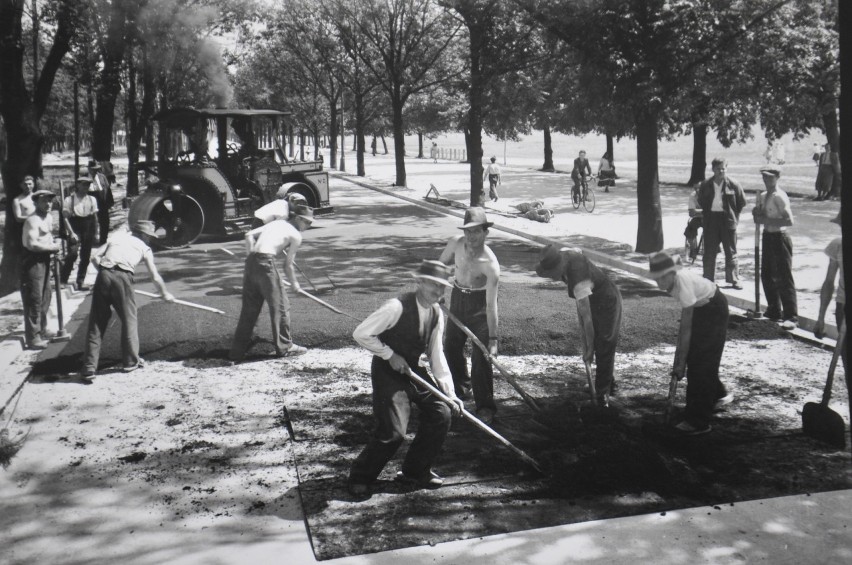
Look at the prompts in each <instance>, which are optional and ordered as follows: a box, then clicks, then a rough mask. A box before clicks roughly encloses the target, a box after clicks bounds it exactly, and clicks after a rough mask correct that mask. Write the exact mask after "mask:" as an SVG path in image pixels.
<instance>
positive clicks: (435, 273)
mask: <svg viewBox="0 0 852 565" xmlns="http://www.w3.org/2000/svg"><path fill="white" fill-rule="evenodd" d="M412 276H413V277H414V278H416V279H427V280H430V281H433V282H436V283H438V284H442V285H444V286H453V285H451V284H450V268H449V267H447V266H446V265H445V264H443V263H441V262H440V261H429V260H424V261H423V262H422V263H420V266H419V267H417V270H416V271H414V273H412Z"/></svg>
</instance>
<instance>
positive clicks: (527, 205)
mask: <svg viewBox="0 0 852 565" xmlns="http://www.w3.org/2000/svg"><path fill="white" fill-rule="evenodd" d="M543 207H544V202H542V201H541V200H531V201H530V202H521V203H520V204H515V208H517V209H518V211H520V212H523V213H524V214H526V213H527V212H529V211H530V210H536V209H539V208H543Z"/></svg>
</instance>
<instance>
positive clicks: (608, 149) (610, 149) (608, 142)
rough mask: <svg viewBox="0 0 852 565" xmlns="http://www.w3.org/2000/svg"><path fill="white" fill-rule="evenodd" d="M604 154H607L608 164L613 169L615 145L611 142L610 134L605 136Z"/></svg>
mask: <svg viewBox="0 0 852 565" xmlns="http://www.w3.org/2000/svg"><path fill="white" fill-rule="evenodd" d="M606 152H607V153H609V162H610V164H611V165H612V166H613V167H615V144H614V143H613V142H612V134H611V133H608V134H606Z"/></svg>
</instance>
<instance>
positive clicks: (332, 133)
mask: <svg viewBox="0 0 852 565" xmlns="http://www.w3.org/2000/svg"><path fill="white" fill-rule="evenodd" d="M330 102H331V108H330V109H329V111H330V115H329V118H330V121H329V128H328V135H329V138H330V139H329V140H328V160H329V163H328V168H329V169H336V168H337V133H338V131H340V130H339V129H338V127H337V115H338V112H337V98H333V99H332V100H330Z"/></svg>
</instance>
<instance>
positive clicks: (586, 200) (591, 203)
mask: <svg viewBox="0 0 852 565" xmlns="http://www.w3.org/2000/svg"><path fill="white" fill-rule="evenodd" d="M593 179H595V176H594V175H592V176H590V177H586V175H581V176H580V189H579V190H574V187H571V203H572V204H574V209H575V210H576V209H578V208H579V207H580V204H582V205H583V208H585V209H586V212H592V211H593V210H594V209H595V189H594V187H593V186H591V185H589V180H593Z"/></svg>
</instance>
